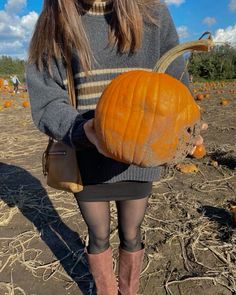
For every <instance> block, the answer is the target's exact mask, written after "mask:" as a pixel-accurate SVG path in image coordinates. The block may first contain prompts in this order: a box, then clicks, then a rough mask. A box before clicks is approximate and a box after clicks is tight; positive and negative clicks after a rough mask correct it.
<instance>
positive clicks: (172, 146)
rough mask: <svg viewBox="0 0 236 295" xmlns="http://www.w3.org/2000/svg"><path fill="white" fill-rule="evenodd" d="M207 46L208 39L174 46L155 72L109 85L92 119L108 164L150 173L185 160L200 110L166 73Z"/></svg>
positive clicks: (137, 72) (125, 76)
mask: <svg viewBox="0 0 236 295" xmlns="http://www.w3.org/2000/svg"><path fill="white" fill-rule="evenodd" d="M211 46H212V40H211V39H207V40H199V41H195V42H188V43H184V44H181V45H178V46H176V47H175V48H173V49H171V50H170V51H168V52H167V53H166V54H165V55H164V56H162V58H161V59H160V60H159V62H158V63H157V64H156V66H155V68H154V70H153V71H150V72H149V71H145V70H134V71H129V72H126V73H123V74H121V75H119V76H117V77H116V78H114V79H113V80H112V81H111V83H110V84H109V85H108V86H107V87H106V89H105V90H104V92H103V93H102V96H101V98H100V100H99V102H98V104H97V107H96V111H95V119H94V127H95V131H96V134H97V137H98V140H99V141H100V144H101V147H102V148H103V150H104V151H105V152H106V153H107V154H108V155H110V157H111V158H113V159H115V160H118V161H121V162H125V163H129V164H130V163H132V164H135V165H138V166H141V167H151V166H158V165H163V164H166V163H168V164H176V163H178V162H180V161H181V160H182V159H184V158H185V157H186V156H187V154H188V153H189V152H190V151H191V150H192V148H193V147H194V136H197V135H198V134H199V133H200V110H199V107H198V105H197V103H196V102H195V99H194V97H193V96H192V94H191V92H190V91H189V89H188V88H187V87H186V86H185V85H184V84H183V83H182V82H181V81H179V80H177V79H175V78H173V77H171V76H170V75H168V74H165V71H166V69H167V68H168V66H169V65H170V63H171V62H172V61H173V60H175V59H176V57H178V56H180V55H182V54H183V52H186V51H188V50H199V51H208V50H209V48H210V47H211Z"/></svg>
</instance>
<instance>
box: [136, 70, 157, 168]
mask: <svg viewBox="0 0 236 295" xmlns="http://www.w3.org/2000/svg"><path fill="white" fill-rule="evenodd" d="M153 74H154V75H153ZM152 79H153V80H154V81H153V82H155V80H156V75H155V73H152V74H150V75H149V81H151V80H152ZM154 84H155V85H156V87H157V91H158V94H159V89H160V87H159V83H154ZM146 85H147V83H146ZM150 85H153V84H151V82H149V83H148V87H146V93H145V98H146V99H145V102H146V100H147V99H148V97H147V93H148V91H149V88H150ZM152 91H153V89H152ZM153 92H154V91H153ZM145 102H144V103H145ZM157 105H158V103H157V99H156V100H155V106H154V109H155V112H152V122H151V125H152V127H153V123H154V121H155V115H154V114H156V110H157ZM152 127H150V130H152V129H153V128H152ZM152 133H153V132H152V131H151V134H150V135H149V137H148V139H147V143H146V144H145V148H144V149H143V155H142V159H141V160H140V164H142V162H143V160H144V159H146V158H150V151H148V150H150V148H149V143H150V141H151V138H152ZM147 155H148V156H147Z"/></svg>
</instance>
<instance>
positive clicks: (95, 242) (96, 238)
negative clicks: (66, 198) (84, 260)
mask: <svg viewBox="0 0 236 295" xmlns="http://www.w3.org/2000/svg"><path fill="white" fill-rule="evenodd" d="M78 205H79V208H80V212H81V214H82V216H83V219H84V221H85V223H86V225H87V227H88V234H89V245H88V249H87V250H88V253H93V254H95V253H100V252H103V251H104V250H106V249H108V247H109V245H110V243H109V237H110V203H109V202H85V201H78Z"/></svg>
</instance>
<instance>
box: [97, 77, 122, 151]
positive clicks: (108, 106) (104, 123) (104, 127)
mask: <svg viewBox="0 0 236 295" xmlns="http://www.w3.org/2000/svg"><path fill="white" fill-rule="evenodd" d="M121 75H122V74H121ZM121 75H119V76H118V77H119V83H120V81H121V80H124V79H125V77H120V76H121ZM118 77H117V78H118ZM117 80H118V79H117ZM116 88H117V84H116V83H113V84H112V89H109V91H108V92H109V93H110V91H111V92H112V95H113V93H114V92H115V91H116ZM106 89H108V88H106ZM119 92H120V89H119ZM110 95H111V94H110ZM112 95H111V96H109V97H112ZM118 97H119V95H118V96H117V99H118ZM105 102H106V104H105V107H106V109H105V114H104V115H103V117H104V120H103V126H102V128H103V129H102V131H103V133H104V132H105V130H106V126H107V122H108V120H106V116H107V112H108V110H109V109H110V101H107V99H106V100H105ZM116 102H117V101H115V102H114V103H116ZM113 110H114V108H113ZM103 137H104V139H105V146H106V150H107V147H108V146H109V145H108V142H107V140H108V138H107V137H106V136H104V134H103ZM108 152H110V151H109V150H108Z"/></svg>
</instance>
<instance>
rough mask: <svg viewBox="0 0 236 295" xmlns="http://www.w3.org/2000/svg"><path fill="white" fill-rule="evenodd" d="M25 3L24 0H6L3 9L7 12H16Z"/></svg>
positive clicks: (24, 5) (19, 10)
mask: <svg viewBox="0 0 236 295" xmlns="http://www.w3.org/2000/svg"><path fill="white" fill-rule="evenodd" d="M26 5H27V3H26V0H8V1H7V3H6V4H5V10H6V12H7V13H8V14H17V13H19V12H21V11H22V9H23V8H25V7H26Z"/></svg>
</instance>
